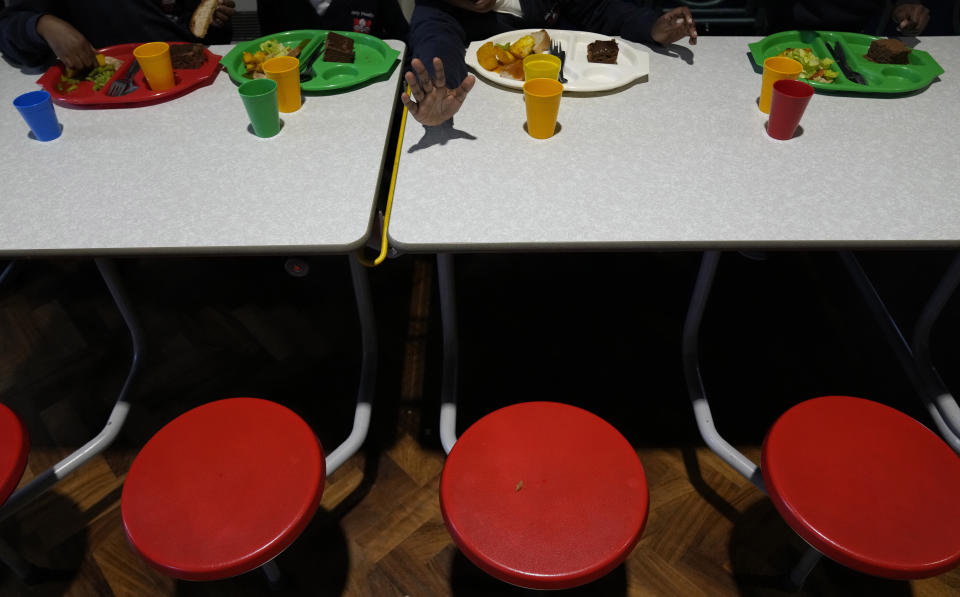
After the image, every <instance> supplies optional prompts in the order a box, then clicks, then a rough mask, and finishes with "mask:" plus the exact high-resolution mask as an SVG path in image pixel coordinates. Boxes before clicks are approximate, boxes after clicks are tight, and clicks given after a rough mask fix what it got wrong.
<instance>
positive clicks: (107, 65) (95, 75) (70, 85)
mask: <svg viewBox="0 0 960 597" xmlns="http://www.w3.org/2000/svg"><path fill="white" fill-rule="evenodd" d="M97 64H98V65H99V66H97V67H95V68H92V69H90V70H89V71H88V72H87V73H86V74H84V73H83V72H82V71H78V70H75V69H71V68H64V74H63V75H62V76H61V77H60V80H59V81H58V82H57V85H56V89H57V91H59V92H60V93H70V92H71V91H76V90H77V87H79V86H80V82H81V81H91V82H92V83H93V90H94V91H100V90H101V89H103V87H104V85H106V84H107V82H109V81H110V78H111V77H113V74H114V73H115V72H117V69H118V68H120V66H122V65H123V61H122V60H120V59H119V58H113V57H112V56H104V55H103V54H97Z"/></svg>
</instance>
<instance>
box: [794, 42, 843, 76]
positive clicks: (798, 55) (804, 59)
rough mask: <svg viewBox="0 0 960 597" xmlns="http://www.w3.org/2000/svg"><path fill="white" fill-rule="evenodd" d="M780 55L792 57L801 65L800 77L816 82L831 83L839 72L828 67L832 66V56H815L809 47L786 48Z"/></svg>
mask: <svg viewBox="0 0 960 597" xmlns="http://www.w3.org/2000/svg"><path fill="white" fill-rule="evenodd" d="M780 55H781V56H786V57H787V58H793V59H794V60H796V61H797V62H799V63H800V64H802V65H803V72H802V73H800V78H801V79H807V80H809V81H816V82H818V83H833V80H834V79H836V78H837V75H838V74H839V73H837V71H835V70H832V69H831V68H830V67H831V66H833V58H817V56H816V54H814V53H813V50H811V49H810V48H787V49H786V50H784V51H783V52H780Z"/></svg>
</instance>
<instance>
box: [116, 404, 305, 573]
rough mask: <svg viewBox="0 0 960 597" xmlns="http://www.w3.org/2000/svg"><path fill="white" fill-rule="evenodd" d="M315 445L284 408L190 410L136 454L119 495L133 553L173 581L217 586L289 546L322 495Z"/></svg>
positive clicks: (229, 406)
mask: <svg viewBox="0 0 960 597" xmlns="http://www.w3.org/2000/svg"><path fill="white" fill-rule="evenodd" d="M323 482H324V458H323V450H322V449H321V447H320V442H319V441H317V438H316V436H315V435H314V434H313V431H312V430H311V429H310V426H309V425H307V423H306V422H305V421H303V419H301V418H300V417H299V416H297V415H296V414H295V413H294V412H293V411H291V410H290V409H288V408H286V407H284V406H281V405H279V404H276V403H274V402H269V401H267V400H260V399H257V398H230V399H226V400H219V401H217V402H211V403H209V404H205V405H203V406H200V407H197V408H194V409H193V410H190V411H188V412H186V413H184V414H182V415H180V416H179V417H177V418H176V419H174V420H173V421H171V422H170V423H168V424H167V425H166V426H164V427H163V428H162V429H161V430H160V431H158V432H157V433H156V435H154V436H153V437H152V438H151V439H150V441H149V442H147V445H146V446H144V447H143V449H142V450H141V451H140V453H139V454H138V455H137V457H136V459H135V460H134V462H133V465H132V466H131V467H130V471H129V473H128V474H127V479H126V482H125V483H124V487H123V495H122V497H121V509H122V515H123V525H124V528H125V530H126V533H127V538H128V539H129V541H130V544H131V545H132V546H133V548H134V549H135V550H136V551H137V552H138V553H140V555H141V556H143V558H144V559H145V560H146V561H147V562H148V563H149V564H150V565H152V566H153V567H155V568H157V569H158V570H160V571H162V572H165V573H166V574H168V575H170V576H173V577H175V578H181V579H185V580H217V579H222V578H228V577H231V576H236V575H237V574H241V573H243V572H247V571H249V570H253V569H255V568H257V567H259V566H261V565H263V564H265V563H267V562H268V561H270V560H271V559H273V558H274V557H275V556H277V555H278V554H279V553H280V552H282V551H283V550H284V549H285V548H287V547H288V546H289V545H290V544H291V543H293V541H294V539H296V538H297V536H298V535H299V534H300V533H301V532H302V531H303V529H304V528H305V527H306V526H307V523H308V522H309V521H310V519H311V517H312V516H313V514H314V512H316V510H317V507H318V506H319V505H320V496H321V494H322V493H323Z"/></svg>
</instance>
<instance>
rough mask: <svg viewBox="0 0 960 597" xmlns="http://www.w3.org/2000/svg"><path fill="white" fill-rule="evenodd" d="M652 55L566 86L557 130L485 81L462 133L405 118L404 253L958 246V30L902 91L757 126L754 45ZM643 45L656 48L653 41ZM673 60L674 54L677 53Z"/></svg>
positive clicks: (923, 43)
mask: <svg viewBox="0 0 960 597" xmlns="http://www.w3.org/2000/svg"><path fill="white" fill-rule="evenodd" d="M756 39H758V38H747V37H710V36H701V37H700V39H699V43H698V44H697V45H696V46H686V45H679V46H674V47H673V49H674V50H676V52H674V54H673V55H672V56H668V55H664V54H659V53H654V52H651V54H650V73H651V74H650V76H649V79H648V80H646V81H642V82H640V83H637V84H634V85H631V86H629V87H627V88H624V89H620V90H618V91H615V92H609V93H603V94H596V95H585V94H576V95H574V94H571V95H565V96H564V98H563V101H562V103H561V106H560V114H559V123H560V125H561V130H560V132H559V133H558V134H557V135H556V136H555V137H554V138H552V139H549V140H543V141H540V140H535V139H532V138H531V137H529V136H528V135H527V134H526V132H525V131H524V129H523V125H524V122H525V115H524V104H523V96H522V93H521V92H518V91H512V90H508V89H504V88H500V87H496V86H494V85H492V84H490V83H488V82H486V81H484V80H482V79H480V80H478V81H477V84H476V86H475V87H474V89H473V91H472V92H471V94H470V96H469V97H468V98H467V100H466V102H465V104H464V106H463V108H462V109H461V110H460V112H459V113H458V114H457V116H456V117H455V118H454V129H455V130H454V131H453V132H452V133H451V131H445V132H442V133H439V134H438V133H436V132H433V133H431V134H429V135H425V131H424V128H423V127H422V126H421V125H420V124H418V123H417V122H415V121H413V119H408V122H407V126H406V134H405V140H404V153H403V157H402V159H401V163H400V171H399V175H398V181H397V191H396V197H395V200H394V207H393V217H392V221H391V225H390V237H391V240H392V242H393V244H394V245H396V246H398V247H399V248H401V249H403V250H406V251H437V250H440V251H446V250H450V251H456V250H466V251H475V250H523V249H563V248H575V249H608V250H616V249H637V248H640V249H642V248H681V249H682V248H688V249H699V248H706V247H718V248H736V247H784V248H786V247H816V246H820V247H843V246H845V247H879V246H883V247H909V246H957V245H960V192H958V187H960V100H958V98H960V78H958V73H960V38H958V37H928V38H922V39H921V40H920V43H919V45H918V46H917V49H921V50H926V51H928V52H930V53H931V54H932V56H933V57H934V58H935V59H936V60H937V61H938V62H939V63H940V65H941V66H942V67H943V68H944V70H945V71H946V72H945V73H944V74H943V75H941V77H940V80H938V81H935V82H934V83H933V84H932V85H930V86H929V87H928V88H927V89H925V90H923V91H922V92H918V93H915V94H912V95H909V96H898V97H882V96H876V95H874V96H863V95H860V96H854V95H848V96H836V95H826V94H821V93H818V94H816V95H815V96H814V97H813V99H812V101H811V102H810V105H809V107H808V108H807V111H806V114H805V115H804V117H803V120H802V122H801V127H802V129H803V131H802V135H800V136H799V137H796V138H794V139H792V140H790V141H774V140H772V139H770V138H769V137H767V136H766V134H765V132H764V123H765V122H766V120H767V116H766V115H765V114H763V113H761V112H760V111H759V110H758V109H757V107H756V98H757V96H758V95H759V91H760V75H759V74H758V73H756V72H754V69H753V66H752V61H751V59H750V57H749V54H748V52H749V50H748V48H747V44H748V43H750V42H753V41H755V40H756ZM647 51H649V49H647ZM678 53H679V57H678V55H677V54H678Z"/></svg>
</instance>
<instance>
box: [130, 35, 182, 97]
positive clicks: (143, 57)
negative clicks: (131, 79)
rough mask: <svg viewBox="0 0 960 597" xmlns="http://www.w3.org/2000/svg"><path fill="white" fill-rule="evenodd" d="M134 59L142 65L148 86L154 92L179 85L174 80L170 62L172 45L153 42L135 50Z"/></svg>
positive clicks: (141, 68)
mask: <svg viewBox="0 0 960 597" xmlns="http://www.w3.org/2000/svg"><path fill="white" fill-rule="evenodd" d="M133 57H134V58H136V59H137V62H138V63H139V64H140V70H142V71H143V76H144V77H146V78H147V84H148V85H150V89H152V90H154V91H163V90H165V89H171V88H173V86H174V85H176V84H177V82H176V80H174V78H173V64H172V63H171V62H170V45H169V44H167V43H166V42H162V41H152V42H150V43H146V44H141V45H139V46H137V47H136V48H134V50H133Z"/></svg>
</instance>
